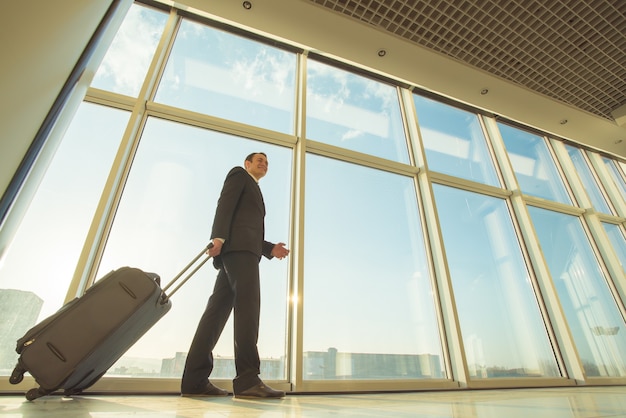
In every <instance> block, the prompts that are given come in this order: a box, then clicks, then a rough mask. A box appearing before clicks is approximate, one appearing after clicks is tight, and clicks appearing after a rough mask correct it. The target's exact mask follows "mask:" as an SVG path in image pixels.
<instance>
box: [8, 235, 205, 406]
mask: <svg viewBox="0 0 626 418" xmlns="http://www.w3.org/2000/svg"><path fill="white" fill-rule="evenodd" d="M211 245H212V244H209V245H208V246H207V247H206V248H204V249H203V250H202V252H200V253H199V254H198V255H197V256H196V257H195V258H194V259H193V260H192V261H191V262H190V263H189V264H188V265H187V266H186V267H185V268H183V270H182V271H181V272H180V273H179V274H178V275H176V277H174V278H173V279H172V280H171V281H170V282H169V283H168V284H167V286H165V287H164V288H161V286H160V278H159V276H158V275H157V274H154V273H146V272H144V271H142V270H140V269H137V268H132V267H122V268H119V269H117V270H114V271H112V272H110V273H109V274H107V275H106V276H104V277H103V278H102V279H100V280H98V281H97V282H96V283H95V284H94V285H93V286H92V287H90V288H89V289H87V291H86V292H85V294H84V295H83V296H81V297H79V298H76V299H74V300H72V301H70V302H68V303H67V304H65V305H64V306H63V307H62V308H61V309H59V311H57V312H56V313H55V314H53V315H51V316H50V317H48V318H46V319H44V320H43V321H41V322H40V323H39V324H37V325H35V326H34V327H33V328H31V329H30V330H29V331H28V332H26V334H25V335H24V337H22V338H20V339H19V340H18V341H17V348H16V351H17V353H18V354H19V355H20V356H19V358H18V362H17V365H16V366H15V369H14V370H13V373H12V374H11V377H10V378H9V381H10V382H11V383H12V384H18V383H20V382H21V381H22V380H23V377H24V374H25V373H26V372H29V373H30V374H31V375H32V376H33V378H34V379H35V381H36V382H37V384H39V387H38V388H34V389H31V390H29V391H28V392H26V399H28V400H29V401H32V400H34V399H37V398H39V397H42V396H45V395H48V394H50V393H52V392H55V391H58V390H63V394H64V395H65V396H71V395H76V394H78V393H81V392H82V391H83V390H84V389H86V388H88V387H90V386H91V385H93V384H94V383H96V381H98V379H100V378H101V377H102V376H103V375H104V374H105V373H106V372H107V370H108V369H109V368H110V367H111V366H112V365H113V364H114V363H115V362H116V361H117V360H118V359H119V358H120V357H121V356H122V355H123V354H124V353H125V352H126V351H127V350H128V349H129V348H130V347H131V346H132V345H133V344H134V343H135V342H137V340H139V338H141V336H143V334H144V333H145V332H146V331H148V330H149V329H150V328H151V327H152V326H153V325H154V324H155V323H156V322H157V321H158V320H159V319H161V317H163V315H165V314H166V313H167V312H168V311H169V310H170V308H171V306H172V305H171V301H170V297H171V296H172V295H173V294H174V293H175V292H176V291H177V290H178V289H179V288H180V287H181V286H182V285H183V284H185V282H186V281H187V280H189V278H190V277H191V276H192V275H193V274H194V273H195V272H196V271H198V269H200V267H202V265H204V263H206V262H207V261H208V260H209V258H210V257H209V256H206V257H205V258H204V259H203V260H202V261H201V262H200V263H197V261H198V260H199V259H200V258H201V257H202V256H203V255H204V253H205V252H206V250H207V249H208V248H210V247H211ZM194 265H195V267H194V268H193V269H192V270H191V272H189V273H188V274H187V276H185V278H184V279H182V280H180V282H179V279H180V278H181V277H182V276H183V275H184V274H185V273H186V272H188V271H189V270H190V269H191V268H192V266H194ZM177 282H179V283H178V285H177V286H176V287H175V288H174V289H173V290H172V291H171V292H170V294H169V295H167V294H166V291H167V290H168V289H169V288H170V287H171V286H173V285H174V284H175V283H177Z"/></svg>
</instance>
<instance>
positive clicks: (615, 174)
mask: <svg viewBox="0 0 626 418" xmlns="http://www.w3.org/2000/svg"><path fill="white" fill-rule="evenodd" d="M602 161H604V165H605V166H606V168H607V169H608V170H609V174H610V175H611V178H612V179H613V182H614V183H615V186H616V187H617V189H618V190H619V192H620V194H621V195H622V199H624V200H626V181H625V180H624V177H622V174H621V173H620V170H619V169H618V168H617V164H616V162H615V161H613V160H612V159H610V158H606V157H602ZM620 215H622V216H624V215H626V214H624V213H621V214H620Z"/></svg>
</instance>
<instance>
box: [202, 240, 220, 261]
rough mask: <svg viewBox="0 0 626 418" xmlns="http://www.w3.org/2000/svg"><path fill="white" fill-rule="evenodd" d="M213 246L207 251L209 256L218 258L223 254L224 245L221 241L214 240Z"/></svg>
mask: <svg viewBox="0 0 626 418" xmlns="http://www.w3.org/2000/svg"><path fill="white" fill-rule="evenodd" d="M212 242H213V246H212V247H211V248H209V249H208V250H207V252H206V253H207V254H208V255H210V256H211V257H217V256H218V255H220V253H221V252H222V245H223V244H224V243H223V242H222V240H220V239H214V240H213V241H212Z"/></svg>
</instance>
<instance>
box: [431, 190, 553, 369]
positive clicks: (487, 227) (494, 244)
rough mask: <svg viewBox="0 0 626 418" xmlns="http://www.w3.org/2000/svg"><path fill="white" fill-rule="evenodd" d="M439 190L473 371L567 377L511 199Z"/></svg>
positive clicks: (442, 220)
mask: <svg viewBox="0 0 626 418" xmlns="http://www.w3.org/2000/svg"><path fill="white" fill-rule="evenodd" d="M433 189H434V192H435V198H436V202H437V209H438V212H439V218H440V221H441V230H442V232H443V239H444V245H445V249H446V255H447V258H448V266H449V269H450V276H451V279H452V286H453V290H454V298H455V300H456V304H457V312H458V316H459V321H460V325H461V332H462V334H463V344H464V346H465V356H466V358H467V365H468V368H469V373H470V376H471V377H472V378H473V379H483V378H491V377H555V376H560V375H561V373H560V371H559V368H558V364H557V363H556V360H555V356H554V353H553V351H552V347H551V345H550V340H549V338H548V335H547V332H546V326H545V324H544V322H543V319H542V317H541V312H540V310H539V306H538V304H537V296H536V294H535V290H534V289H533V285H532V283H531V280H530V277H529V273H528V270H527V268H526V265H525V263H524V258H523V256H522V252H521V249H520V244H519V242H518V240H517V236H516V234H515V229H514V228H513V223H512V220H511V216H510V214H509V211H508V208H507V205H506V202H505V201H504V200H502V199H497V198H494V197H489V196H484V195H480V194H477V193H472V192H468V191H464V190H460V189H456V188H452V187H447V186H442V185H437V184H436V185H434V187H433Z"/></svg>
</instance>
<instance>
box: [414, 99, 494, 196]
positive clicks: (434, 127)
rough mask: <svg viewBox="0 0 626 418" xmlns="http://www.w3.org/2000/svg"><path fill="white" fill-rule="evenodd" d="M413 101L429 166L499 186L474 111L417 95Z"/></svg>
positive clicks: (457, 175)
mask: <svg viewBox="0 0 626 418" xmlns="http://www.w3.org/2000/svg"><path fill="white" fill-rule="evenodd" d="M413 101H414V102H415V109H416V110H417V117H418V122H419V127H420V132H421V137H422V141H423V142H424V149H425V151H426V159H427V162H428V168H429V169H430V170H433V171H438V172H440V173H444V174H449V175H451V176H455V177H461V178H464V179H467V180H473V181H477V182H481V183H484V184H489V185H491V186H500V184H499V181H498V177H497V176H496V172H495V168H494V166H493V161H492V160H491V157H490V155H489V150H488V149H487V143H486V142H485V136H484V135H483V131H482V129H481V127H480V123H479V122H478V116H477V115H476V114H474V113H470V112H466V111H464V110H461V109H457V108H454V107H452V106H448V105H446V104H443V103H440V102H437V101H434V100H430V99H427V98H425V97H422V96H418V95H413Z"/></svg>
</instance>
